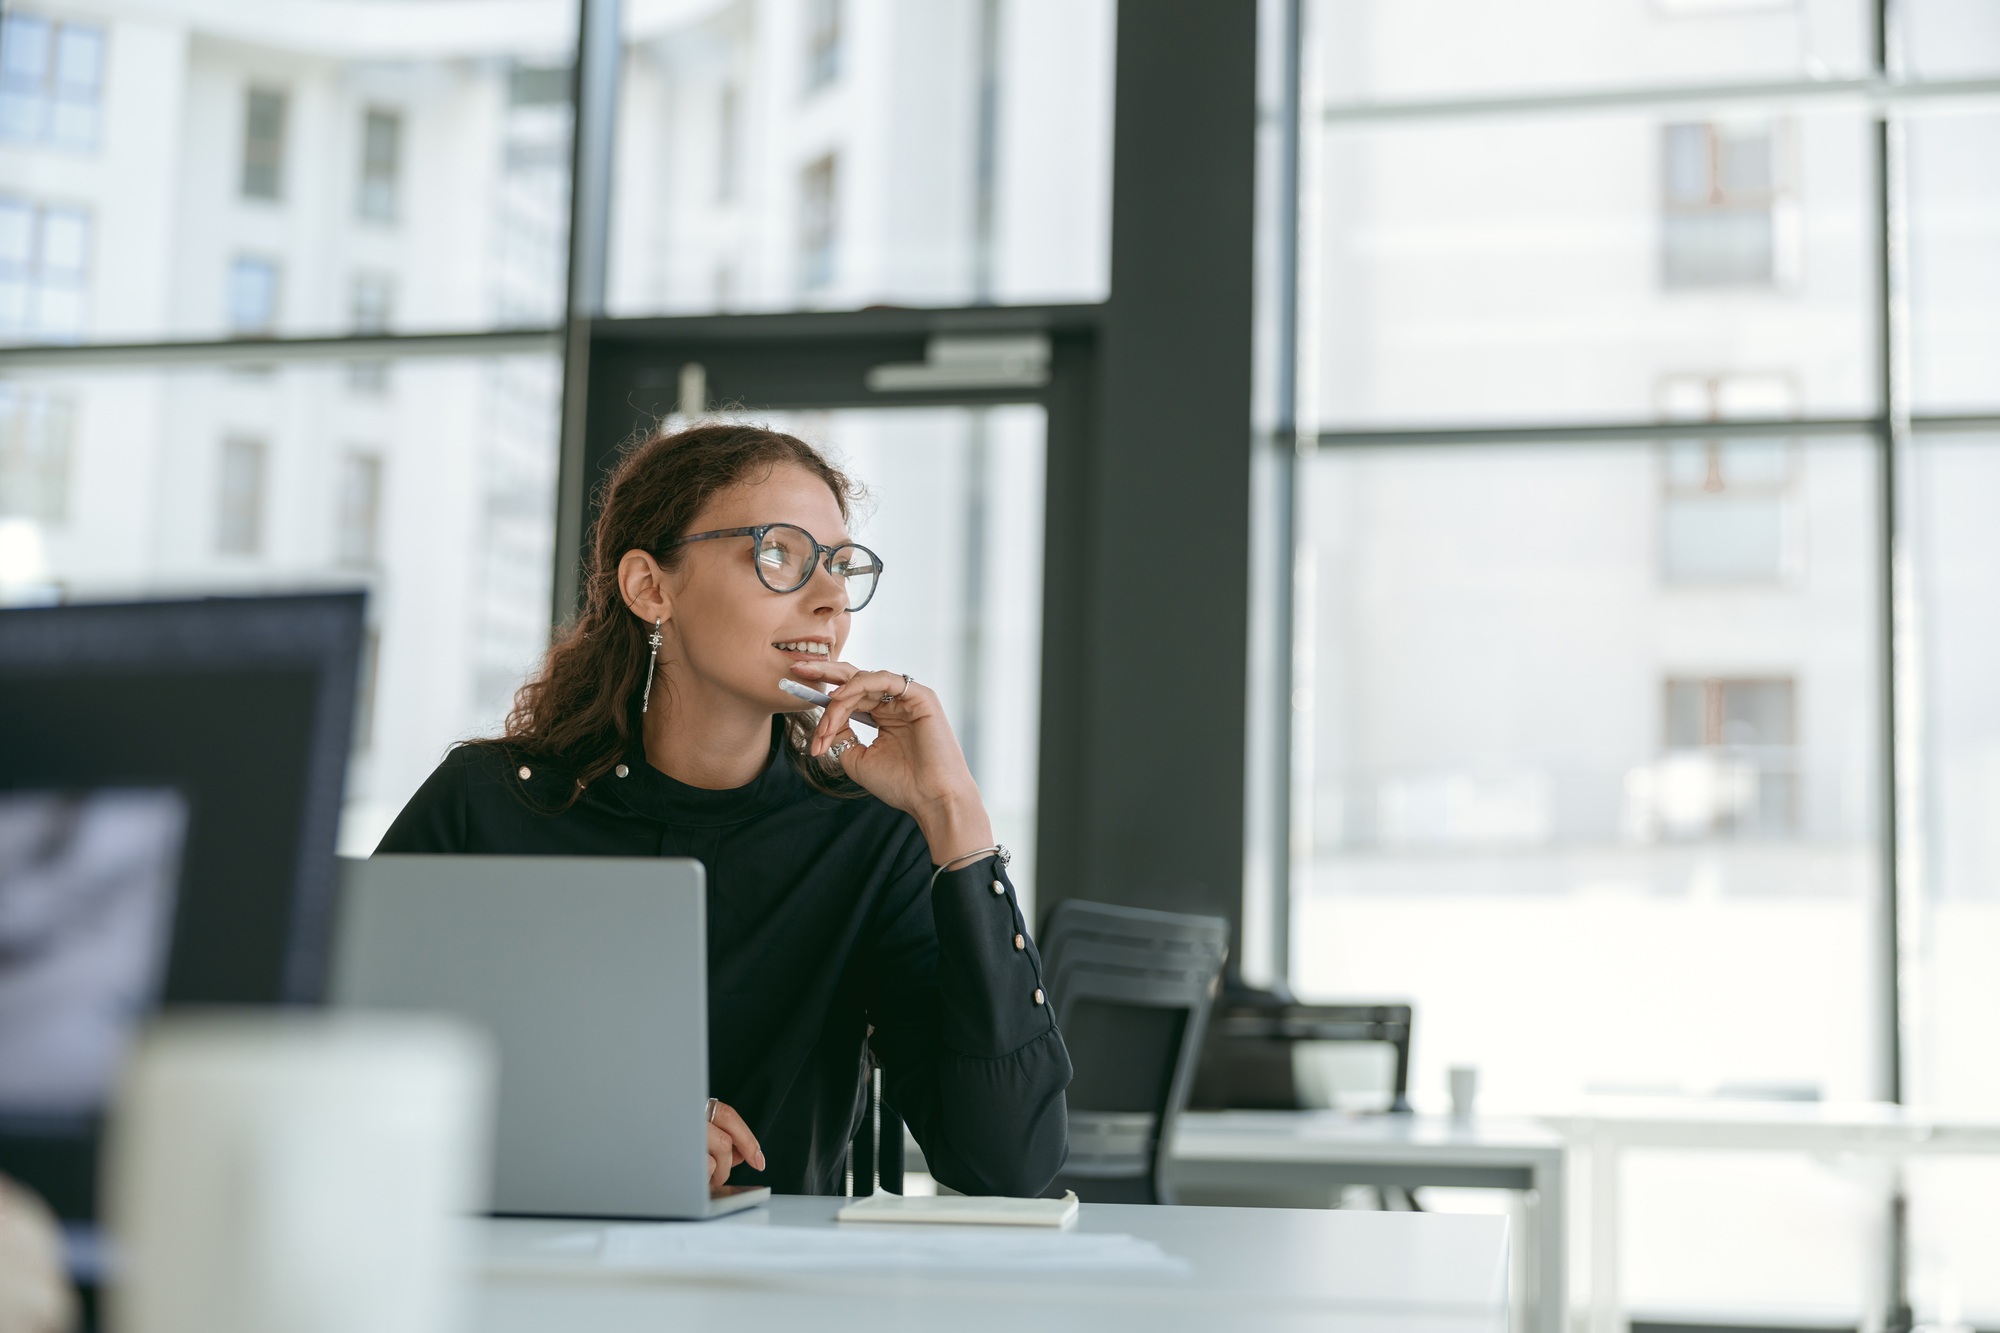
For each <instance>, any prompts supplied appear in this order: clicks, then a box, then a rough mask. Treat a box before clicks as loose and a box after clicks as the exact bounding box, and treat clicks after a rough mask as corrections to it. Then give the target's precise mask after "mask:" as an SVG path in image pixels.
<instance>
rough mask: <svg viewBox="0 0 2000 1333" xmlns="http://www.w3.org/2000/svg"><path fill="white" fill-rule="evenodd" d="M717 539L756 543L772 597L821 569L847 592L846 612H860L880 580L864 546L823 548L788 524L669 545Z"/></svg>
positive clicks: (874, 558)
mask: <svg viewBox="0 0 2000 1333" xmlns="http://www.w3.org/2000/svg"><path fill="white" fill-rule="evenodd" d="M720 537H748V538H750V539H751V540H752V541H754V542H756V543H757V558H756V560H755V561H754V562H753V563H754V564H755V565H756V568H757V577H758V579H759V580H761V581H762V582H763V584H764V586H765V587H767V588H769V589H770V590H771V591H772V592H797V591H798V590H799V589H801V588H803V587H805V586H806V584H807V583H808V582H810V581H811V579H812V574H813V570H814V569H815V568H816V567H818V566H820V565H825V567H826V572H827V573H829V574H831V575H833V577H834V578H835V579H837V580H838V581H839V583H840V585H841V586H842V587H843V588H845V589H847V609H848V610H850V611H859V610H860V609H861V608H862V607H864V606H866V605H868V599H869V598H871V597H873V596H874V595H875V585H876V584H877V583H878V582H880V581H881V578H882V557H880V556H878V555H876V554H875V553H874V552H873V551H871V550H869V549H868V548H867V547H865V546H857V545H855V544H854V543H853V542H842V543H841V544H840V545H838V546H821V545H820V544H819V543H818V542H817V541H815V540H814V539H813V535H812V534H811V533H810V532H807V531H806V530H805V529H804V528H801V527H795V526H794V525H792V524H790V523H759V524H758V525H757V526H756V527H754V528H717V529H716V530H715V531H714V532H696V533H692V534H690V535H688V536H686V537H682V538H681V539H680V540H679V541H676V542H672V543H670V545H673V546H684V545H686V544H687V543H688V542H707V541H714V540H716V539H717V538H720Z"/></svg>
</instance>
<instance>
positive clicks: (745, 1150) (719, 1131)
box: [708, 1101, 764, 1189]
mask: <svg viewBox="0 0 2000 1333" xmlns="http://www.w3.org/2000/svg"><path fill="white" fill-rule="evenodd" d="M738 1162H748V1163H750V1165H752V1166H754V1167H756V1168H757V1169H758V1170H759V1171H762V1170H763V1169H764V1150H763V1149H762V1148H759V1147H758V1146H757V1136H756V1135H755V1134H752V1133H751V1132H750V1126H748V1125H746V1124H744V1123H743V1117H742V1116H740V1115H738V1114H736V1108H735V1107H733V1106H731V1105H730V1104H729V1103H728V1102H723V1101H718V1102H717V1103H716V1104H715V1114H714V1115H712V1116H710V1117H709V1118H708V1184H709V1188H710V1189H714V1188H716V1187H717V1186H720V1185H727V1184H728V1183H729V1173H730V1171H732V1170H734V1169H735V1166H736V1164H737V1163H738Z"/></svg>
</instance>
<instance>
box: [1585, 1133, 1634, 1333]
mask: <svg viewBox="0 0 2000 1333" xmlns="http://www.w3.org/2000/svg"><path fill="white" fill-rule="evenodd" d="M1618 1166H1619V1163H1618V1144H1617V1141H1616V1139H1615V1138H1614V1137H1613V1135H1612V1134H1611V1132H1610V1131H1609V1130H1608V1129H1605V1128H1603V1127H1601V1126H1600V1127H1599V1128H1598V1129H1597V1130H1596V1131H1595V1132H1594V1133H1592V1134H1591V1136H1590V1333H1627V1330H1626V1327H1625V1311H1624V1309H1623V1308H1622V1307H1623V1303H1622V1302H1621V1301H1620V1299H1619V1296H1618Z"/></svg>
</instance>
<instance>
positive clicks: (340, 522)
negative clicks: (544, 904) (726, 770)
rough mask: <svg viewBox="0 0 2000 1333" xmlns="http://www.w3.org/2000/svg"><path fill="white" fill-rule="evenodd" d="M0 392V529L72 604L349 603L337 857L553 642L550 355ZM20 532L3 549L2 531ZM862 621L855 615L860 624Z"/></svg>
mask: <svg viewBox="0 0 2000 1333" xmlns="http://www.w3.org/2000/svg"><path fill="white" fill-rule="evenodd" d="M391 383H392V385H393V388H392V390H391V391H390V392H389V393H387V394H385V395H374V394H370V395H357V394H356V393H355V392H354V391H353V388H352V386H351V385H350V383H349V379H348V374H347V367H346V365H345V364H343V363H341V362H313V361H308V362H290V363H281V364H277V365H271V366H266V367H263V368H261V369H254V370H249V371H246V370H245V369H243V368H239V367H223V366H217V367H213V368H192V367H191V368H181V369H172V370H166V369H140V368H115V369H114V368H105V369H78V370H60V371H57V370H50V371H39V372H11V373H8V374H6V375H5V376H4V377H0V521H6V520H8V519H10V518H14V517H17V516H18V517H19V518H25V519H28V520H31V522H30V524H29V525H28V526H27V527H26V528H23V529H22V533H24V534H26V537H27V539H28V540H31V541H32V544H33V546H34V548H35V550H34V552H33V553H32V554H33V559H32V561H29V560H28V559H27V557H26V555H23V556H22V563H23V564H24V565H25V564H28V563H32V564H33V565H34V566H35V568H36V569H37V571H38V576H39V577H40V578H41V579H44V580H46V581H48V582H50V583H53V584H54V585H55V586H56V588H57V589H59V590H60V592H61V594H62V595H63V596H66V597H71V598H76V599H84V600H88V599H93V598H105V597H119V596H131V595H134V594H176V593H180V594H186V593H201V592H211V591H217V590H233V591H251V590H261V589H269V590H281V589H296V588H299V587H301V586H304V587H356V586H359V587H363V588H365V589H366V590H367V592H368V594H369V597H368V615H369V626H370V631H371V634H372V635H373V638H372V639H371V643H373V644H374V645H375V646H374V649H373V653H374V656H373V658H372V659H371V664H370V678H369V686H368V710H369V714H370V716H371V717H372V718H373V722H372V724H371V725H370V726H369V727H366V728H363V729H362V731H361V735H360V737H359V739H360V740H364V741H366V742H367V744H366V745H365V748H364V749H362V750H359V751H357V753H356V755H355V757H354V759H353V761H352V763H351V764H350V766H349V770H348V779H347V804H346V807H345V813H344V816H343V819H342V824H341V833H340V839H341V848H342V850H343V851H344V852H346V853H349V854H356V855H359V854H365V853H366V852H369V851H372V850H373V849H374V846H375V843H376V841H377V840H378V839H379V838H380V837H381V835H382V833H383V831H384V830H385V829H386V828H387V827H388V824H389V821H390V820H391V819H393V818H394V817H395V814H396V812H397V811H398V810H400V809H401V808H402V806H403V803H404V802H405V801H406V800H408V799H409V796H410V794H411V793H412V792H414V791H415V790H416V788H417V785H418V784H419V783H421V782H422V781H423V780H424V778H425V777H427V776H429V774H430V772H431V770H432V769H433V768H434V767H435V766H436V765H437V763H438V761H439V760H440V759H442V758H443V757H444V752H445V750H446V748H447V747H449V746H450V745H451V744H452V742H454V741H456V740H460V739H462V738H465V737H469V736H475V735H482V734H491V733H492V732H493V731H494V730H495V729H497V727H498V726H499V723H500V721H501V719H502V718H503V717H504V716H505V714H506V711H507V708H508V706H509V704H510V703H511V702H512V696H513V692H514V689H515V687H516V686H517V685H518V684H519V683H520V681H521V679H522V678H523V676H524V675H525V674H526V673H527V672H528V671H529V670H530V669H531V668H532V667H533V666H534V664H535V663H536V662H537V661H538V660H539V658H540V655H541V651H542V649H543V647H544V646H545V645H546V643H547V639H548V630H549V605H550V587H549V581H550V576H551V571H552V569H553V567H554V542H555V536H554V515H555V457H556V417H557V402H558V399H559V396H560V374H559V369H558V364H557V360H556V358H555V357H554V356H553V355H552V354H533V355H525V354H524V355H513V356H494V357H481V358H477V359H460V358H443V357H437V358H432V357H423V358H405V359H402V360H400V361H397V362H396V363H395V374H394V378H393V380H392V381H391ZM21 535H22V534H16V536H17V537H19V536H21ZM871 610H872V608H871Z"/></svg>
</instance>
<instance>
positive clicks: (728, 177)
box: [715, 83, 743, 204]
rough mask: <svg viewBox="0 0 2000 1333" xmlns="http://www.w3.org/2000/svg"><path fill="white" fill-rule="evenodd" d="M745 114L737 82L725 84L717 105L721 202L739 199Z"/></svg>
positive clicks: (717, 193)
mask: <svg viewBox="0 0 2000 1333" xmlns="http://www.w3.org/2000/svg"><path fill="white" fill-rule="evenodd" d="M742 118H743V97H742V94H741V93H739V92H737V90H736V85H735V84H733V83H727V84H724V85H723V86H722V96H721V98H720V99H719V101H718V102H717V104H716V108H715V202H716V203H718V204H733V203H735V202H736V191H737V189H738V182H739V181H740V179H741V175H742V163H741V162H739V161H738V158H739V157H740V156H741V155H742V152H743V124H742Z"/></svg>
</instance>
